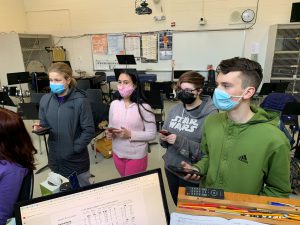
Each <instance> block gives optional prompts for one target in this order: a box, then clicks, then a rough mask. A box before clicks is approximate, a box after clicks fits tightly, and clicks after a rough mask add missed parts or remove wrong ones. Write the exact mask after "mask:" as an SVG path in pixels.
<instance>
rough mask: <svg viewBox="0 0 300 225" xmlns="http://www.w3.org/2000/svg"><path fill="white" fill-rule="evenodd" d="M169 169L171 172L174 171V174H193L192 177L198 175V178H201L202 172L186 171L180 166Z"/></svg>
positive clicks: (170, 166)
mask: <svg viewBox="0 0 300 225" xmlns="http://www.w3.org/2000/svg"><path fill="white" fill-rule="evenodd" d="M168 168H169V169H170V170H172V171H173V172H175V173H178V174H181V175H184V176H185V175H187V174H191V175H194V174H196V175H197V176H201V174H200V172H198V171H197V170H193V169H184V168H182V167H180V166H172V165H169V166H168Z"/></svg>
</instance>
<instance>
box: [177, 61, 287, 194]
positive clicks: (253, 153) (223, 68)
mask: <svg viewBox="0 0 300 225" xmlns="http://www.w3.org/2000/svg"><path fill="white" fill-rule="evenodd" d="M262 76H263V75H262V68H261V66H260V64H259V63H257V62H254V61H251V60H249V59H246V58H238V57H235V58H232V59H227V60H223V61H221V63H220V65H219V67H218V76H217V80H216V82H217V88H216V89H215V92H214V96H213V102H214V104H215V106H216V107H217V108H218V109H219V110H221V111H225V112H222V113H218V114H214V115H210V116H208V117H207V119H206V120H205V122H204V127H203V135H202V142H201V149H202V151H203V152H204V154H206V155H205V156H204V157H203V158H202V159H201V160H200V161H198V162H197V163H196V164H194V165H190V164H188V163H187V162H182V163H181V164H182V167H183V168H184V169H196V170H198V171H199V172H200V173H201V174H202V175H203V177H202V176H201V177H202V178H203V182H202V185H203V186H205V187H211V188H222V189H224V190H225V191H228V192H237V193H245V194H255V195H267V196H275V197H288V196H289V194H290V192H291V188H290V156H289V153H290V152H289V151H290V145H289V142H288V140H287V138H286V137H285V135H284V134H283V132H281V131H280V130H279V129H278V127H277V125H278V121H279V116H278V114H277V113H270V112H268V113H267V112H266V111H264V110H263V109H262V108H259V107H256V106H253V105H250V101H251V97H252V96H253V95H254V94H255V92H256V90H257V88H258V86H259V85H260V82H261V80H262ZM185 179H192V180H198V179H200V176H197V175H193V176H191V175H190V174H189V175H187V176H186V177H185Z"/></svg>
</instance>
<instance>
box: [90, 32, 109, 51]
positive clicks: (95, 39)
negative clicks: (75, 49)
mask: <svg viewBox="0 0 300 225" xmlns="http://www.w3.org/2000/svg"><path fill="white" fill-rule="evenodd" d="M107 47H108V44H107V35H106V34H99V35H98V34H97V35H92V52H93V54H99V55H106V54H107Z"/></svg>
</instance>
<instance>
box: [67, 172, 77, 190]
mask: <svg viewBox="0 0 300 225" xmlns="http://www.w3.org/2000/svg"><path fill="white" fill-rule="evenodd" d="M68 178H69V182H70V184H71V188H72V189H77V188H80V184H79V181H78V176H77V173H76V171H74V172H73V173H72V174H71V175H70V176H69V177H68Z"/></svg>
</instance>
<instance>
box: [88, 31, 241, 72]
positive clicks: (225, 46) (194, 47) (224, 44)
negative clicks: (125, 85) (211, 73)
mask: <svg viewBox="0 0 300 225" xmlns="http://www.w3.org/2000/svg"><path fill="white" fill-rule="evenodd" d="M244 32H245V31H243V30H221V31H201V32H174V33H173V60H175V68H174V69H175V70H206V68H207V65H209V64H212V65H213V67H214V68H216V67H217V66H218V65H219V63H220V61H221V60H223V59H228V58H232V57H235V56H240V57H241V56H242V55H243V48H244V40H245V36H244V35H245V34H244ZM102 57H104V59H103V60H104V61H105V57H107V60H106V61H107V62H108V61H111V60H113V61H114V64H113V65H111V66H110V67H109V68H110V69H113V68H120V67H124V66H123V65H116V64H115V62H116V59H114V58H115V57H114V56H113V58H112V56H111V55H107V56H102ZM95 58H96V57H93V59H95ZM136 61H137V65H136V68H137V69H138V70H148V71H149V70H150V71H151V70H153V71H170V70H172V62H171V60H160V59H158V62H157V63H142V62H141V61H140V60H139V59H136Z"/></svg>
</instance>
